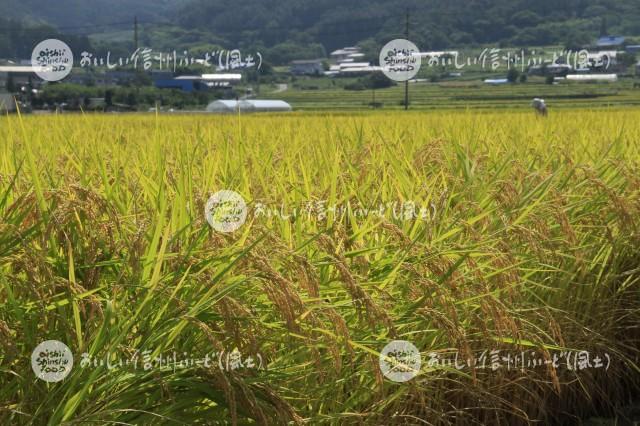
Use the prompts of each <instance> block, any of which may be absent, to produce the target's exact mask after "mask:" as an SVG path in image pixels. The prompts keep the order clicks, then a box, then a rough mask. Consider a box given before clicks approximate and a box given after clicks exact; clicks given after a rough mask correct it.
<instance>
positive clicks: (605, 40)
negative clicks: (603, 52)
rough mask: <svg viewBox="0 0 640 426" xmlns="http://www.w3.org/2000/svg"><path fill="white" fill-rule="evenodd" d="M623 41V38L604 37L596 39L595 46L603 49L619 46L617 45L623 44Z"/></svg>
mask: <svg viewBox="0 0 640 426" xmlns="http://www.w3.org/2000/svg"><path fill="white" fill-rule="evenodd" d="M624 40H625V38H624V37H618V36H606V37H600V38H599V39H598V41H597V44H598V46H600V47H604V46H619V45H621V44H623V43H624Z"/></svg>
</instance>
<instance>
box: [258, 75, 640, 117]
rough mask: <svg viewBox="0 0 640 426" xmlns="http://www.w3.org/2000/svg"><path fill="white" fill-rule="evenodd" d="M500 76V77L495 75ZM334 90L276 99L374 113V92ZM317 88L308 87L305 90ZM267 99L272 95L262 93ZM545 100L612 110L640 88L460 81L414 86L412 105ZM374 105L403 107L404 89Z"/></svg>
mask: <svg viewBox="0 0 640 426" xmlns="http://www.w3.org/2000/svg"><path fill="white" fill-rule="evenodd" d="M493 78H495V76H494V77H493ZM638 83H640V80H638ZM336 84H337V85H338V86H337V87H332V86H331V85H330V83H327V82H326V81H325V80H316V79H308V80H302V81H300V82H298V83H297V85H299V86H300V87H299V88H296V87H295V83H294V85H289V86H290V87H289V90H287V91H284V92H280V93H277V95H274V96H277V98H279V99H283V100H285V101H287V102H290V103H291V104H292V106H293V107H294V109H300V110H327V111H328V110H333V109H348V110H357V109H370V104H371V102H372V101H373V100H374V93H373V91H372V90H364V91H350V90H344V89H343V88H342V87H340V86H339V85H340V84H341V82H339V81H338V82H337V83H336ZM309 87H312V88H315V87H317V89H306V90H305V89H304V88H309ZM262 96H263V97H266V96H268V95H267V92H263V94H262ZM534 97H542V98H544V99H545V100H546V101H547V103H548V104H549V106H550V108H551V110H553V109H561V108H562V109H566V108H607V107H628V106H640V87H635V88H634V85H633V80H629V79H627V80H621V81H620V82H618V83H596V84H594V83H560V84H555V85H547V84H544V82H542V81H539V80H538V81H534V82H528V83H525V84H509V85H499V86H490V85H487V84H483V83H482V82H480V81H460V82H456V81H455V80H452V81H447V82H442V83H414V84H411V85H410V92H409V101H410V105H411V108H413V109H452V108H455V109H465V108H471V109H477V108H483V109H494V108H499V109H513V108H528V107H529V103H530V102H531V99H533V98H534ZM375 101H376V102H379V103H382V108H384V109H400V108H403V105H404V104H403V102H404V85H403V84H398V85H397V86H395V87H391V88H388V89H379V90H376V91H375Z"/></svg>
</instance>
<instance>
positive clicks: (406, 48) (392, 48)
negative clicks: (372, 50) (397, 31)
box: [379, 38, 422, 81]
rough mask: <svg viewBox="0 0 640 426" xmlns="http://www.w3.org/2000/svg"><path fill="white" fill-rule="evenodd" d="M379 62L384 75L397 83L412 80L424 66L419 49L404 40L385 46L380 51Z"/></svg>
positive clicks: (396, 40) (391, 42)
mask: <svg viewBox="0 0 640 426" xmlns="http://www.w3.org/2000/svg"><path fill="white" fill-rule="evenodd" d="M379 60H380V67H381V68H382V72H383V73H384V75H386V76H387V77H389V78H390V79H391V80H395V81H407V80H411V79H412V78H413V77H415V76H416V74H418V71H420V66H421V65H422V58H421V57H420V50H418V47H417V46H416V45H415V44H413V43H412V42H410V41H409V40H405V39H402V38H397V39H395V40H391V41H390V42H389V43H387V44H385V45H384V47H383V48H382V50H381V51H380V57H379Z"/></svg>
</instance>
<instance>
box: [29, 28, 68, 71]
mask: <svg viewBox="0 0 640 426" xmlns="http://www.w3.org/2000/svg"><path fill="white" fill-rule="evenodd" d="M31 66H32V67H33V68H34V71H35V73H36V74H37V75H38V77H40V78H41V79H43V80H46V81H59V80H62V79H63V78H65V77H66V76H67V75H69V73H70V72H71V68H72V67H73V52H71V48H70V47H69V46H68V45H67V43H65V42H64V41H60V40H57V39H55V38H50V39H48V40H44V41H41V42H40V43H38V45H37V46H36V47H35V48H34V49H33V52H31Z"/></svg>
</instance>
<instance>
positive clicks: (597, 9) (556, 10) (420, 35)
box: [178, 0, 640, 49]
mask: <svg viewBox="0 0 640 426" xmlns="http://www.w3.org/2000/svg"><path fill="white" fill-rule="evenodd" d="M407 10H408V11H409V14H410V28H409V30H410V38H411V39H412V40H413V41H414V42H416V44H418V46H420V47H421V48H425V49H439V48H447V47H452V46H460V45H467V44H473V43H504V44H515V45H536V44H537V45H546V44H552V43H553V44H555V43H558V44H565V45H570V44H581V43H584V42H587V41H589V40H593V39H594V38H595V37H597V36H598V35H599V34H600V33H618V34H625V35H640V2H639V0H535V1H531V0H191V2H189V3H188V4H187V5H185V6H184V7H183V8H182V9H181V11H180V13H179V15H178V16H179V18H178V19H179V21H180V23H181V24H182V25H183V26H184V27H187V28H198V29H208V30H210V31H212V32H214V33H216V34H217V35H220V36H224V37H226V38H227V39H229V40H231V41H233V42H235V43H239V42H245V43H257V42H260V43H262V44H264V45H265V46H273V45H276V44H278V43H284V42H295V43H301V44H304V43H310V42H317V43H321V44H322V45H323V46H324V47H325V48H327V49H333V48H336V47H340V46H345V45H350V44H354V43H357V42H358V41H361V40H365V39H368V38H374V39H377V40H383V39H389V38H391V37H394V38H395V37H402V36H403V33H404V30H405V13H406V11H407Z"/></svg>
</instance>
